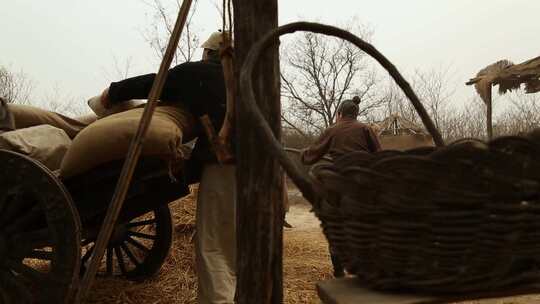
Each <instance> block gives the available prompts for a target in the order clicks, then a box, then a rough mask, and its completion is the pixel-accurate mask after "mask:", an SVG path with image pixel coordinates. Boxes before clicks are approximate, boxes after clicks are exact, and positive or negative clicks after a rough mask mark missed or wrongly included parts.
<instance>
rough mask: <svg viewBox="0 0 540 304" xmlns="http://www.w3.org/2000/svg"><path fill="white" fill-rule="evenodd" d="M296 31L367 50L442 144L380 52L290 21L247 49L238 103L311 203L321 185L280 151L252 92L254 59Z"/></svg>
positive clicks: (333, 30) (323, 28) (332, 30)
mask: <svg viewBox="0 0 540 304" xmlns="http://www.w3.org/2000/svg"><path fill="white" fill-rule="evenodd" d="M297 31H307V32H313V33H318V34H324V35H328V36H334V37H337V38H341V39H344V40H347V41H349V42H351V43H352V44H354V45H356V46H357V47H358V48H360V49H361V50H362V51H364V52H366V53H367V54H368V55H370V56H371V57H373V58H374V59H375V60H376V61H377V62H379V64H381V66H382V67H383V68H384V69H386V70H387V71H388V73H389V74H390V76H391V77H392V78H393V79H394V81H395V82H396V83H397V85H398V86H399V87H400V88H401V89H402V90H403V92H404V93H405V95H406V96H407V98H408V99H409V100H410V101H411V103H412V104H413V106H414V108H415V110H416V112H417V113H418V115H419V116H420V118H421V119H422V122H423V123H424V126H425V127H426V129H427V130H428V132H429V133H430V134H431V136H432V137H433V141H434V142H435V144H436V145H437V146H439V147H441V146H444V141H443V139H442V136H441V134H440V132H439V130H437V128H436V127H435V124H433V121H432V120H431V118H430V117H429V115H428V113H427V111H426V109H425V108H424V106H423V105H422V103H421V102H420V100H419V98H418V96H417V95H416V93H415V92H414V91H413V89H412V88H411V86H410V85H409V83H408V82H407V81H406V80H405V79H404V78H403V76H402V75H401V73H400V72H399V71H398V70H397V68H396V67H395V66H394V65H393V64H392V63H391V62H390V61H389V60H388V59H387V58H386V57H385V56H384V55H383V54H382V53H380V52H379V51H378V50H377V49H376V48H375V47H374V46H373V45H371V44H369V43H367V42H365V41H364V40H362V39H360V38H359V37H357V36H355V35H354V34H352V33H350V32H348V31H346V30H342V29H340V28H337V27H334V26H329V25H325V24H320V23H312V22H293V23H289V24H286V25H283V26H280V27H278V28H277V29H274V30H272V31H270V32H268V33H267V34H265V35H264V36H263V37H262V38H261V39H260V40H259V41H257V42H256V43H255V44H254V45H253V46H252V47H251V50H250V51H249V53H248V55H247V57H246V60H245V62H244V64H243V65H242V69H241V71H240V82H239V83H240V97H241V98H240V102H242V103H244V107H245V109H246V111H247V112H248V114H249V115H246V116H247V117H246V118H247V119H249V120H250V122H251V123H252V124H253V125H254V126H256V128H255V129H256V130H257V132H259V135H260V136H261V137H262V139H263V141H265V143H266V145H267V146H268V147H269V149H270V153H272V154H273V155H274V156H276V158H277V159H278V161H279V162H280V164H281V165H282V166H283V169H285V171H286V172H287V174H288V175H289V177H290V178H291V179H292V180H293V181H294V183H295V184H296V185H297V186H298V188H299V189H300V191H302V194H303V195H304V197H305V198H306V199H308V200H309V201H310V202H311V203H312V204H313V205H314V206H317V205H318V198H320V197H321V195H322V193H320V191H321V190H320V188H316V187H314V185H313V181H312V180H311V177H309V176H307V175H306V174H305V173H303V172H302V171H301V170H300V169H299V168H298V166H297V165H296V164H295V163H294V162H293V161H292V160H291V159H290V158H289V157H288V156H287V153H285V151H284V150H283V148H282V146H281V143H280V142H279V141H278V140H277V139H276V138H275V137H274V134H273V132H272V129H271V128H270V126H269V125H268V122H267V121H266V119H265V118H264V116H263V115H262V113H261V111H260V109H259V107H258V106H257V103H256V102H255V100H256V99H255V94H254V91H253V81H252V76H253V69H254V67H255V64H256V63H257V60H259V58H260V56H261V54H262V53H263V51H264V50H265V49H266V48H268V47H270V46H272V45H274V44H277V43H278V42H279V41H278V38H279V37H280V36H282V35H285V34H291V33H294V32H297Z"/></svg>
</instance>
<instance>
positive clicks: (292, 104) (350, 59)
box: [281, 21, 383, 135]
mask: <svg viewBox="0 0 540 304" xmlns="http://www.w3.org/2000/svg"><path fill="white" fill-rule="evenodd" d="M347 29H348V30H350V31H353V32H356V33H357V34H359V35H360V36H361V37H362V38H364V39H366V40H370V38H371V37H372V35H373V32H372V31H371V30H370V29H368V28H367V27H365V26H361V25H359V24H358V23H357V22H354V21H352V22H351V23H350V24H349V26H347ZM282 53H283V56H282V62H281V66H282V67H281V69H282V73H281V83H282V84H281V86H282V90H281V96H282V100H283V108H284V111H283V114H282V119H283V122H284V123H285V125H287V126H288V127H290V128H292V129H295V130H296V131H297V132H299V133H301V134H306V135H309V134H313V133H320V132H321V131H322V130H323V129H325V128H327V127H329V126H330V125H332V124H333V123H334V122H335V121H336V115H337V109H338V108H339V105H340V104H341V102H342V101H343V100H345V99H347V98H351V97H352V96H354V95H357V96H360V98H361V99H362V103H361V104H360V108H361V111H360V116H367V115H368V114H369V113H370V111H372V110H373V109H375V108H377V107H378V106H380V105H381V104H382V103H383V99H382V98H380V97H379V96H378V95H377V94H376V90H375V87H376V85H377V83H378V77H377V74H376V72H375V70H374V69H373V68H372V66H371V65H370V64H369V63H368V59H367V56H366V55H365V53H364V52H362V51H361V50H359V49H357V48H356V47H355V46H353V45H351V44H350V43H348V42H346V41H344V40H341V39H333V38H327V37H324V36H321V35H318V34H313V33H304V34H302V35H301V36H300V39H298V40H295V41H291V42H289V43H286V44H285V45H284V47H283V52H282Z"/></svg>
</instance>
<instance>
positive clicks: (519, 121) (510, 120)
mask: <svg viewBox="0 0 540 304" xmlns="http://www.w3.org/2000/svg"><path fill="white" fill-rule="evenodd" d="M505 101H508V102H509V104H508V105H506V107H505V110H504V111H503V112H502V113H500V115H497V117H496V118H495V123H494V126H493V132H494V135H495V136H502V135H516V134H520V133H526V132H530V131H531V130H533V129H535V128H538V127H540V96H538V95H534V94H525V93H523V92H513V93H510V94H507V95H506V100H505Z"/></svg>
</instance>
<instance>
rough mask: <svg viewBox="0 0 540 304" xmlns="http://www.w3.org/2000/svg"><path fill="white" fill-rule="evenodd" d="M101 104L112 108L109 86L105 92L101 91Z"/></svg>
mask: <svg viewBox="0 0 540 304" xmlns="http://www.w3.org/2000/svg"><path fill="white" fill-rule="evenodd" d="M101 105H102V106H103V107H104V108H105V109H110V108H111V101H110V100H109V87H107V88H106V89H105V90H103V92H102V93H101Z"/></svg>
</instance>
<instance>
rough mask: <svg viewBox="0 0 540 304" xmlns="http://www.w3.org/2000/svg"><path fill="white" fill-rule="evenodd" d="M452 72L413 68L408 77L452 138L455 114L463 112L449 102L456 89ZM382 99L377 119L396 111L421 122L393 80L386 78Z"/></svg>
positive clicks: (441, 126) (424, 102)
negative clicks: (383, 105)
mask: <svg viewBox="0 0 540 304" xmlns="http://www.w3.org/2000/svg"><path fill="white" fill-rule="evenodd" d="M452 75H453V74H452V70H451V68H450V67H446V68H438V69H430V70H427V71H422V70H416V71H415V72H414V74H413V75H412V76H411V77H410V83H411V86H412V87H413V89H414V91H415V92H416V94H417V95H418V97H419V98H420V100H421V101H422V103H423V104H424V107H425V108H426V110H427V112H428V114H429V115H430V116H431V118H432V119H433V122H434V123H435V126H436V127H437V128H438V129H439V130H440V131H441V133H442V135H443V137H445V138H449V137H451V135H450V133H452V134H453V133H455V130H454V129H453V128H454V127H456V126H457V122H458V121H459V119H458V117H459V116H462V115H464V114H466V113H461V112H460V110H459V109H457V108H456V106H455V105H454V104H453V103H452V98H453V97H454V94H455V91H456V87H455V81H453V79H452V78H453V76H452ZM384 102H385V107H383V109H384V111H382V112H380V113H379V119H383V118H385V117H387V116H389V115H394V114H395V115H399V116H401V117H403V118H405V119H407V120H409V121H412V122H413V123H416V124H421V120H420V117H419V116H418V114H417V113H416V110H415V109H414V107H413V105H412V104H411V102H410V101H409V100H408V99H407V98H406V97H405V95H404V94H403V93H402V92H401V90H400V89H399V88H398V87H397V86H396V85H395V83H394V81H393V80H389V84H388V85H387V87H386V92H385V97H384ZM381 116H382V117H381ZM452 136H453V135H452Z"/></svg>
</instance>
